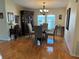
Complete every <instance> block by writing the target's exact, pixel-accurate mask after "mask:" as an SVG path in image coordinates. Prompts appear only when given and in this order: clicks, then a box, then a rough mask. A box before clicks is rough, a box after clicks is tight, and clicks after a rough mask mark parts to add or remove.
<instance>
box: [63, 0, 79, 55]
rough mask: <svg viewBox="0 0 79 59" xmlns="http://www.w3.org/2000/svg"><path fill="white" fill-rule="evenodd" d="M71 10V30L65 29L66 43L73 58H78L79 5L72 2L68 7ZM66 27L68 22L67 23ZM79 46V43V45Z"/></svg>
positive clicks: (73, 0) (72, 0)
mask: <svg viewBox="0 0 79 59" xmlns="http://www.w3.org/2000/svg"><path fill="white" fill-rule="evenodd" d="M68 8H71V14H70V22H69V30H67V29H66V28H65V36H64V37H65V41H66V44H67V47H68V49H69V52H70V54H71V55H72V56H77V55H76V51H77V52H78V50H77V49H76V48H77V47H78V46H79V45H78V46H77V43H78V42H77V40H78V39H79V35H78V34H79V31H78V30H79V27H78V26H79V24H78V22H79V14H78V13H79V11H78V9H77V8H78V4H77V3H76V2H75V0H70V1H69V5H68V7H67V9H68ZM65 26H66V21H65ZM78 44H79V43H78ZM78 49H79V48H78Z"/></svg>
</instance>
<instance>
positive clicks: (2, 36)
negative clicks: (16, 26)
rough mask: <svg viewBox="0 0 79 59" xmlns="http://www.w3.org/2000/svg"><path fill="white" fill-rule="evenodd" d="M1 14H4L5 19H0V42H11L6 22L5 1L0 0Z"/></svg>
mask: <svg viewBox="0 0 79 59" xmlns="http://www.w3.org/2000/svg"><path fill="white" fill-rule="evenodd" d="M0 12H2V13H3V19H0V40H10V38H9V35H8V28H7V26H8V25H7V21H6V10H5V0H0Z"/></svg>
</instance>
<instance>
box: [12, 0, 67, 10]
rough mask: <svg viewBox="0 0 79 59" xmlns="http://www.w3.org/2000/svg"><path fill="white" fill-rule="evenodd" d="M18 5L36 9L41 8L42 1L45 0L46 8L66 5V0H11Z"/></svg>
mask: <svg viewBox="0 0 79 59" xmlns="http://www.w3.org/2000/svg"><path fill="white" fill-rule="evenodd" d="M13 1H14V2H15V3H17V4H18V5H21V6H24V7H27V8H33V9H38V8H42V5H43V2H46V8H61V7H66V6H67V3H68V0H13Z"/></svg>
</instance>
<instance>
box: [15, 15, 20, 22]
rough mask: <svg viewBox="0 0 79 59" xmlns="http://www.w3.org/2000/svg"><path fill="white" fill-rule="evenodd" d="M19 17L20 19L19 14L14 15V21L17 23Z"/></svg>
mask: <svg viewBox="0 0 79 59" xmlns="http://www.w3.org/2000/svg"><path fill="white" fill-rule="evenodd" d="M19 19H20V17H19V15H15V23H19Z"/></svg>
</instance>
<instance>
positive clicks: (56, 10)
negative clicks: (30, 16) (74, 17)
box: [34, 8, 66, 26]
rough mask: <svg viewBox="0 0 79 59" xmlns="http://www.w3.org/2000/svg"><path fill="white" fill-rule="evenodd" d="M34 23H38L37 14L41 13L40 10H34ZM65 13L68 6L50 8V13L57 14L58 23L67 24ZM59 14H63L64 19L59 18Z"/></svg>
mask: <svg viewBox="0 0 79 59" xmlns="http://www.w3.org/2000/svg"><path fill="white" fill-rule="evenodd" d="M34 12H35V13H34V24H35V25H37V15H40V12H39V10H34ZM65 13H66V8H54V9H49V13H48V15H53V14H54V15H56V24H57V25H61V26H64V25H65ZM59 15H62V20H59Z"/></svg>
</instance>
